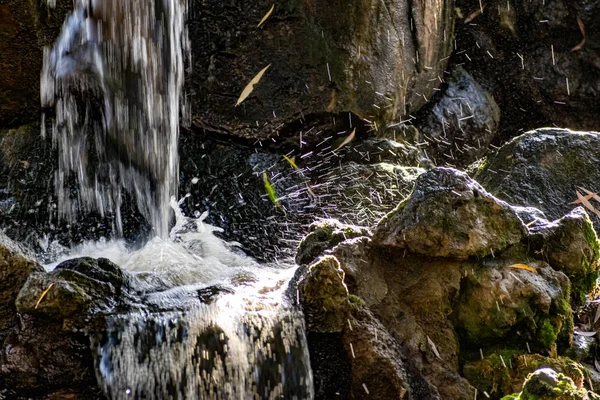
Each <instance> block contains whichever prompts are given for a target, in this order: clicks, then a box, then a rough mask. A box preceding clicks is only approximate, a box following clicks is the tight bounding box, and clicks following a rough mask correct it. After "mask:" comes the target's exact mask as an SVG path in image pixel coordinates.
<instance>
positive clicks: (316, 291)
mask: <svg viewBox="0 0 600 400" xmlns="http://www.w3.org/2000/svg"><path fill="white" fill-rule="evenodd" d="M298 289H299V295H300V302H301V304H302V306H303V308H304V313H305V318H306V324H307V329H308V330H309V331H310V332H321V333H337V332H341V331H342V330H343V329H344V326H345V324H346V319H347V313H348V310H349V306H350V303H349V302H348V289H347V288H346V285H345V284H344V272H343V271H342V270H341V268H340V263H339V262H338V260H337V259H336V258H335V257H332V256H325V257H322V258H320V259H319V260H318V261H317V262H315V263H314V264H312V265H311V266H310V267H309V269H308V272H307V274H306V276H305V277H304V279H301V280H300V282H299V285H298Z"/></svg>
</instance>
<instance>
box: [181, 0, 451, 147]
mask: <svg viewBox="0 0 600 400" xmlns="http://www.w3.org/2000/svg"><path fill="white" fill-rule="evenodd" d="M271 5H272V3H269V2H266V1H263V0H260V1H258V0H257V1H252V2H247V3H240V4H237V5H235V6H231V5H226V4H221V3H214V4H213V3H210V4H209V3H205V2H202V1H194V2H193V3H192V5H191V6H190V9H191V10H192V14H191V16H190V27H189V31H190V33H189V36H190V39H191V44H192V59H193V62H194V65H193V67H192V74H191V76H189V77H188V78H187V84H188V87H189V93H190V94H191V96H190V97H189V98H190V99H191V102H192V104H191V106H192V120H193V123H194V125H195V126H197V127H200V128H203V129H206V130H208V131H216V132H221V133H227V134H233V135H237V136H243V137H251V138H254V139H266V138H270V137H275V136H276V135H277V134H278V133H279V132H280V131H281V132H284V129H285V128H284V129H282V128H283V127H285V126H286V125H288V124H290V123H291V122H297V121H299V120H306V122H307V123H306V124H305V125H304V126H305V127H307V126H308V127H307V128H306V129H309V128H310V125H311V124H312V123H313V122H314V120H315V118H316V119H320V121H317V122H315V124H313V125H312V126H318V125H322V126H328V125H330V121H331V119H330V117H329V116H328V115H325V114H326V113H338V114H341V113H343V114H342V115H343V118H344V119H346V113H347V112H352V113H353V114H355V115H357V116H359V117H360V118H361V119H362V118H365V119H368V120H369V121H371V122H372V123H373V124H377V126H379V127H383V126H385V125H386V124H387V123H388V122H390V121H395V120H399V119H401V116H402V115H407V114H408V113H410V112H414V111H415V110H417V109H418V108H419V107H421V106H422V105H423V104H425V102H426V99H428V98H430V97H431V93H432V90H433V88H434V87H436V86H437V85H438V84H439V81H437V76H438V75H441V74H442V72H443V70H444V68H445V65H446V62H447V60H446V57H448V56H449V55H450V52H451V47H452V40H451V38H452V35H451V32H452V27H453V19H454V13H453V12H452V9H451V4H450V3H447V2H441V1H435V2H432V3H427V2H424V1H418V2H413V3H411V2H406V1H400V2H393V1H388V0H386V1H385V2H384V3H377V4H371V3H364V4H363V3H352V4H351V3H347V2H344V1H341V0H339V1H336V2H335V3H331V2H330V1H324V0H317V1H312V2H308V3H307V2H304V1H300V0H293V1H290V2H287V3H286V4H285V5H280V6H276V7H275V9H274V11H273V13H272V14H271V16H270V17H269V19H268V20H267V21H266V22H265V23H264V25H263V26H262V27H261V29H257V27H256V25H257V23H258V21H260V20H261V18H262V17H263V16H264V15H265V13H266V12H267V11H268V10H269V9H270V8H271ZM411 21H412V23H411ZM388 31H389V36H387V33H386V32H388ZM381 32H384V35H383V36H381ZM267 65H270V66H271V67H270V68H269V69H268V70H267V71H266V73H265V74H264V76H263V77H262V79H261V81H260V82H259V84H258V85H256V86H255V87H254V90H253V92H252V94H251V95H250V97H249V98H247V99H246V100H245V101H244V103H242V105H241V106H239V107H234V105H235V99H236V98H238V96H239V95H240V93H241V92H242V90H243V89H244V87H245V86H246V84H247V83H248V82H250V80H251V79H252V78H253V77H254V76H255V75H256V74H257V73H258V72H259V71H260V70H261V69H263V68H264V67H266V66H267ZM434 78H436V79H434ZM340 117H341V116H340ZM340 119H341V118H340ZM316 130H317V131H318V130H319V129H316Z"/></svg>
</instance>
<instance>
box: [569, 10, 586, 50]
mask: <svg viewBox="0 0 600 400" xmlns="http://www.w3.org/2000/svg"><path fill="white" fill-rule="evenodd" d="M577 25H579V30H580V31H581V35H582V36H583V39H581V42H579V44H578V45H577V46H575V47H573V48H572V49H571V51H577V50H579V49H581V48H582V47H583V45H584V44H585V40H586V38H587V36H586V35H585V25H583V21H582V20H581V18H579V17H577Z"/></svg>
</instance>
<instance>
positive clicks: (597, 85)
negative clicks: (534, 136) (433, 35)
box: [455, 0, 600, 137]
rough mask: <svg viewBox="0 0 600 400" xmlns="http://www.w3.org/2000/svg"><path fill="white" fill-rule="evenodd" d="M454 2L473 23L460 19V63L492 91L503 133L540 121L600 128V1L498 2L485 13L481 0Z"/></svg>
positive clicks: (509, 133) (489, 5)
mask: <svg viewBox="0 0 600 400" xmlns="http://www.w3.org/2000/svg"><path fill="white" fill-rule="evenodd" d="M457 7H458V8H459V9H460V11H461V14H462V18H461V19H462V20H463V21H464V22H468V23H463V22H462V21H460V20H459V21H457V28H458V29H457V49H458V50H459V52H457V53H456V55H455V60H456V61H455V62H457V63H461V64H462V63H464V67H465V69H467V70H468V71H469V72H470V73H471V74H473V76H474V77H475V79H477V81H478V82H480V83H481V84H482V85H483V86H484V87H486V88H487V89H488V90H490V92H491V93H492V95H493V96H494V98H495V99H496V101H497V102H498V104H499V105H500V108H501V109H502V113H503V120H502V123H501V124H502V125H503V129H504V132H503V133H504V134H505V135H507V136H508V137H513V136H514V135H515V133H516V132H518V130H519V129H524V130H525V131H526V130H529V129H534V128H538V127H540V126H567V127H571V128H572V129H598V111H599V108H598V107H599V106H598V102H597V101H596V96H597V94H598V92H599V91H600V79H599V77H600V59H599V58H598V50H597V49H598V42H599V39H600V33H599V32H600V30H599V22H598V13H599V12H600V5H599V4H598V2H597V1H594V0H577V1H569V0H556V1H552V3H547V2H521V1H511V2H506V1H504V0H493V1H490V2H487V3H486V5H485V9H484V12H483V13H480V14H479V13H477V11H478V10H480V7H481V3H479V2H478V1H477V0H460V1H457ZM474 13H477V14H474ZM471 16H473V18H471V19H472V20H470V21H467V20H468V19H469V17H471ZM583 32H585V34H584V33H583ZM584 38H585V43H584V42H583V40H584Z"/></svg>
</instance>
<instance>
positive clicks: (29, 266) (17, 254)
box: [0, 232, 44, 343]
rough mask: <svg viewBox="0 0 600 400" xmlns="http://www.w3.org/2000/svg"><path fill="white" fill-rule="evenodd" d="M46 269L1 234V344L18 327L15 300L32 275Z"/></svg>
mask: <svg viewBox="0 0 600 400" xmlns="http://www.w3.org/2000/svg"><path fill="white" fill-rule="evenodd" d="M43 271H44V269H43V268H42V267H41V266H40V265H39V264H38V263H37V262H35V261H33V260H32V259H30V258H28V257H26V256H25V255H24V254H23V253H22V252H21V251H20V249H19V246H18V245H17V244H16V243H14V242H13V241H11V240H10V239H8V238H7V237H6V236H5V235H4V233H2V232H0V293H1V294H2V295H1V296H0V343H2V341H3V340H4V339H5V338H6V336H7V335H8V334H9V332H10V331H11V330H12V329H13V328H14V327H15V326H16V325H17V323H18V317H17V309H16V307H15V300H16V298H17V295H18V294H19V290H20V289H21V287H22V286H23V284H24V283H25V282H26V281H27V278H28V277H29V276H30V275H31V274H35V273H42V272H43Z"/></svg>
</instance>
